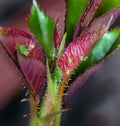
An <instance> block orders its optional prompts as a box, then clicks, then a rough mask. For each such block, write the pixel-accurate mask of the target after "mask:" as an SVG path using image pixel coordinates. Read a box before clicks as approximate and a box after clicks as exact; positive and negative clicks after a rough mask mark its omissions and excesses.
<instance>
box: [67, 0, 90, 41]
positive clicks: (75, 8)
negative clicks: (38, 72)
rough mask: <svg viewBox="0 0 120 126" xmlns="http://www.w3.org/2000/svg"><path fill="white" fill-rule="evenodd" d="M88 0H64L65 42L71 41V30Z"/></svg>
mask: <svg viewBox="0 0 120 126" xmlns="http://www.w3.org/2000/svg"><path fill="white" fill-rule="evenodd" d="M88 2H89V0H66V3H67V8H66V9H67V12H66V26H65V27H66V32H67V43H69V42H71V41H72V37H73V32H74V28H75V25H76V23H77V21H78V19H79V18H80V17H81V15H82V13H83V11H84V9H85V7H86V5H87V3H88Z"/></svg>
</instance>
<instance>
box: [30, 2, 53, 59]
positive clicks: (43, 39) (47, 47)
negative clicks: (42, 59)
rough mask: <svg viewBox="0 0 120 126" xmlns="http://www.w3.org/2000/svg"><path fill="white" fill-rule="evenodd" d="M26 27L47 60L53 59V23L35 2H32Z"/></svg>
mask: <svg viewBox="0 0 120 126" xmlns="http://www.w3.org/2000/svg"><path fill="white" fill-rule="evenodd" d="M28 25H29V27H30V29H31V31H32V32H33V33H34V35H35V37H36V38H37V40H38V41H39V43H40V45H41V47H42V49H43V51H44V52H45V54H46V56H47V57H48V58H49V59H53V57H54V43H53V34H54V27H55V23H54V21H53V20H52V19H51V18H49V17H48V16H46V15H45V14H44V13H43V12H42V11H41V9H40V8H39V6H38V4H37V2H36V1H35V0H33V6H32V9H31V13H30V16H29V22H28Z"/></svg>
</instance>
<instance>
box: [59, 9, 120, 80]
mask: <svg viewBox="0 0 120 126" xmlns="http://www.w3.org/2000/svg"><path fill="white" fill-rule="evenodd" d="M119 13H120V8H116V9H114V10H111V11H110V12H108V13H106V14H105V15H104V16H101V17H99V18H98V19H96V20H94V21H93V22H92V24H91V25H90V26H89V27H88V28H86V29H85V30H83V32H82V33H81V35H80V36H79V37H78V38H76V39H75V40H73V42H71V43H70V44H69V46H68V47H67V49H66V50H65V52H64V53H63V55H62V56H61V57H60V60H59V67H60V68H61V70H62V74H63V78H67V79H68V78H69V76H70V75H71V74H72V72H73V71H74V69H75V68H77V66H78V65H79V64H80V63H81V61H82V60H83V59H84V58H85V56H86V55H87V54H88V52H89V51H90V50H91V48H92V47H93V45H94V44H95V43H96V42H97V41H98V40H99V39H100V38H101V37H102V35H103V34H104V33H105V32H106V31H107V30H108V29H109V28H110V26H111V25H112V24H113V23H114V21H115V20H116V18H117V17H118V15H119Z"/></svg>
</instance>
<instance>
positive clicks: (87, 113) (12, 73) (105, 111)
mask: <svg viewBox="0 0 120 126" xmlns="http://www.w3.org/2000/svg"><path fill="white" fill-rule="evenodd" d="M31 3H32V2H31V1H30V0H0V26H6V27H7V26H10V27H17V28H20V29H25V30H26V31H28V29H27V25H26V20H25V18H26V15H27V14H28V12H29V10H30V6H31ZM39 4H40V6H41V7H42V8H43V10H45V12H47V13H48V14H49V15H51V16H52V17H53V18H54V19H55V18H56V17H57V15H58V14H59V15H60V22H59V23H60V24H59V26H60V27H61V29H62V32H63V27H64V23H63V22H64V18H63V17H64V11H65V8H64V5H65V4H64V0H61V1H56V0H41V1H39ZM119 61H120V51H119V50H118V51H117V52H116V53H115V54H114V55H113V56H111V58H109V59H108V60H107V61H106V62H105V63H104V65H103V66H102V68H101V69H100V70H99V71H98V72H96V73H95V74H94V75H93V76H92V77H91V78H89V80H88V82H87V83H86V85H85V86H84V87H83V88H82V89H81V90H80V94H79V96H78V97H77V98H76V99H75V100H74V102H73V104H72V105H71V107H70V108H71V110H70V111H69V112H68V113H67V114H65V115H64V117H63V123H62V126H120V98H119V97H120V62H119ZM23 83H24V80H23V79H22V77H21V75H20V73H19V71H18V70H17V68H16V66H15V65H14V64H13V62H12V61H11V60H10V59H9V57H8V56H7V55H6V54H5V53H4V51H3V50H2V49H1V50H0V126H28V118H22V116H23V115H24V114H27V113H29V104H28V103H20V100H21V99H23V98H25V97H26V96H25V93H26V91H25V89H23V86H22V85H23Z"/></svg>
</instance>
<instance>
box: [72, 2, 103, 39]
mask: <svg viewBox="0 0 120 126" xmlns="http://www.w3.org/2000/svg"><path fill="white" fill-rule="evenodd" d="M102 1H103V0H90V2H89V4H88V5H87V7H86V9H85V10H84V12H83V14H82V16H81V17H80V20H79V21H78V23H77V25H76V27H75V31H74V35H73V38H75V37H77V36H78V35H79V34H80V33H81V32H82V30H83V29H85V28H86V27H88V26H89V24H90V22H91V21H92V20H93V18H94V16H95V14H96V13H97V10H98V8H99V6H100V4H101V2H102Z"/></svg>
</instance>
